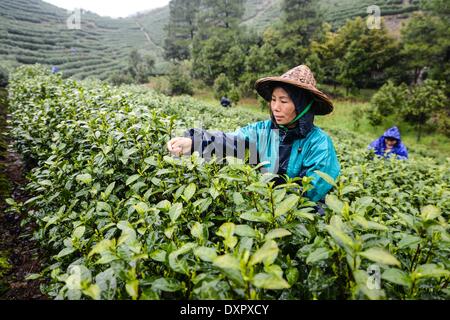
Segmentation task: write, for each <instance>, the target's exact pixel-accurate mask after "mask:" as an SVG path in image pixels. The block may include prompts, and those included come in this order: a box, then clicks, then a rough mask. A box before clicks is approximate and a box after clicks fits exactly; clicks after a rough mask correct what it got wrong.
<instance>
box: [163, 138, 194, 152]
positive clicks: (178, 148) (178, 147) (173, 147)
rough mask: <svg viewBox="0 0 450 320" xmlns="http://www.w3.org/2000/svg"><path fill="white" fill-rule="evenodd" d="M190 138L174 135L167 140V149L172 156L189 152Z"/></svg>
mask: <svg viewBox="0 0 450 320" xmlns="http://www.w3.org/2000/svg"><path fill="white" fill-rule="evenodd" d="M191 147H192V139H191V138H182V137H176V138H173V139H171V140H169V142H167V149H168V150H169V152H170V153H171V154H172V155H174V156H181V155H183V154H189V153H190V152H191Z"/></svg>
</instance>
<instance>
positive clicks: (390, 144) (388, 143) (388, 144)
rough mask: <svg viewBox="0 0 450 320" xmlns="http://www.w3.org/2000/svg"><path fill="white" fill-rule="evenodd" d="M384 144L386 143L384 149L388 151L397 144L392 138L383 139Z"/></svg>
mask: <svg viewBox="0 0 450 320" xmlns="http://www.w3.org/2000/svg"><path fill="white" fill-rule="evenodd" d="M384 142H385V143H386V147H388V148H389V149H391V148H393V147H394V146H395V145H396V144H397V140H396V139H392V138H386V139H384Z"/></svg>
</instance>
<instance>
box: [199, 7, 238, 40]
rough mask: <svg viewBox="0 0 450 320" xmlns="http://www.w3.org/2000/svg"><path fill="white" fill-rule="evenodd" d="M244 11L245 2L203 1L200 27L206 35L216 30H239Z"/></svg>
mask: <svg viewBox="0 0 450 320" xmlns="http://www.w3.org/2000/svg"><path fill="white" fill-rule="evenodd" d="M244 11H245V9H244V0H203V1H202V5H201V14H200V15H199V20H198V22H199V27H200V28H201V29H202V30H203V31H204V32H206V33H208V31H212V30H214V29H216V28H221V29H234V28H237V27H238V25H239V23H240V22H241V19H242V16H243V15H244Z"/></svg>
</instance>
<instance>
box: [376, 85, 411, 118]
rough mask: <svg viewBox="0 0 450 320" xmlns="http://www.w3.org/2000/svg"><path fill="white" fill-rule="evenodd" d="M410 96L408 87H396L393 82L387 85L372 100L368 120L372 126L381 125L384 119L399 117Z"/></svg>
mask: <svg viewBox="0 0 450 320" xmlns="http://www.w3.org/2000/svg"><path fill="white" fill-rule="evenodd" d="M409 95H410V93H409V90H408V86H407V85H406V84H404V83H402V84H401V85H399V86H396V85H395V84H394V83H393V82H392V81H388V82H387V83H385V84H384V85H383V86H382V87H381V88H380V89H379V90H378V91H377V92H376V93H375V94H374V95H373V96H372V98H371V99H370V105H371V108H370V109H369V111H368V118H369V122H370V124H371V125H373V126H375V125H379V124H381V122H382V120H383V118H384V117H388V116H390V115H399V114H401V113H402V110H403V109H404V108H405V106H406V105H407V99H408V96H409Z"/></svg>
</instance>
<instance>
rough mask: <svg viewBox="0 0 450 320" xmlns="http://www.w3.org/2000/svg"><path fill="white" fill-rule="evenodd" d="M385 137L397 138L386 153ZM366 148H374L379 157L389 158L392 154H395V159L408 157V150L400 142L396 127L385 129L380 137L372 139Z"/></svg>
mask: <svg viewBox="0 0 450 320" xmlns="http://www.w3.org/2000/svg"><path fill="white" fill-rule="evenodd" d="M386 138H394V139H396V140H397V143H396V144H395V145H394V147H393V148H392V151H391V152H388V153H386V142H385V139H386ZM368 149H369V150H370V149H374V151H375V154H376V155H378V156H380V157H384V158H390V157H391V156H392V155H393V154H395V155H396V157H397V159H399V160H405V159H408V150H407V149H406V147H405V145H404V144H403V143H402V140H401V138H400V131H399V130H398V128H397V127H392V128H389V129H387V130H386V132H385V133H384V134H383V135H382V136H381V137H379V138H378V139H376V140H374V141H373V142H372V143H371V144H370V145H369V148H368Z"/></svg>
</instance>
